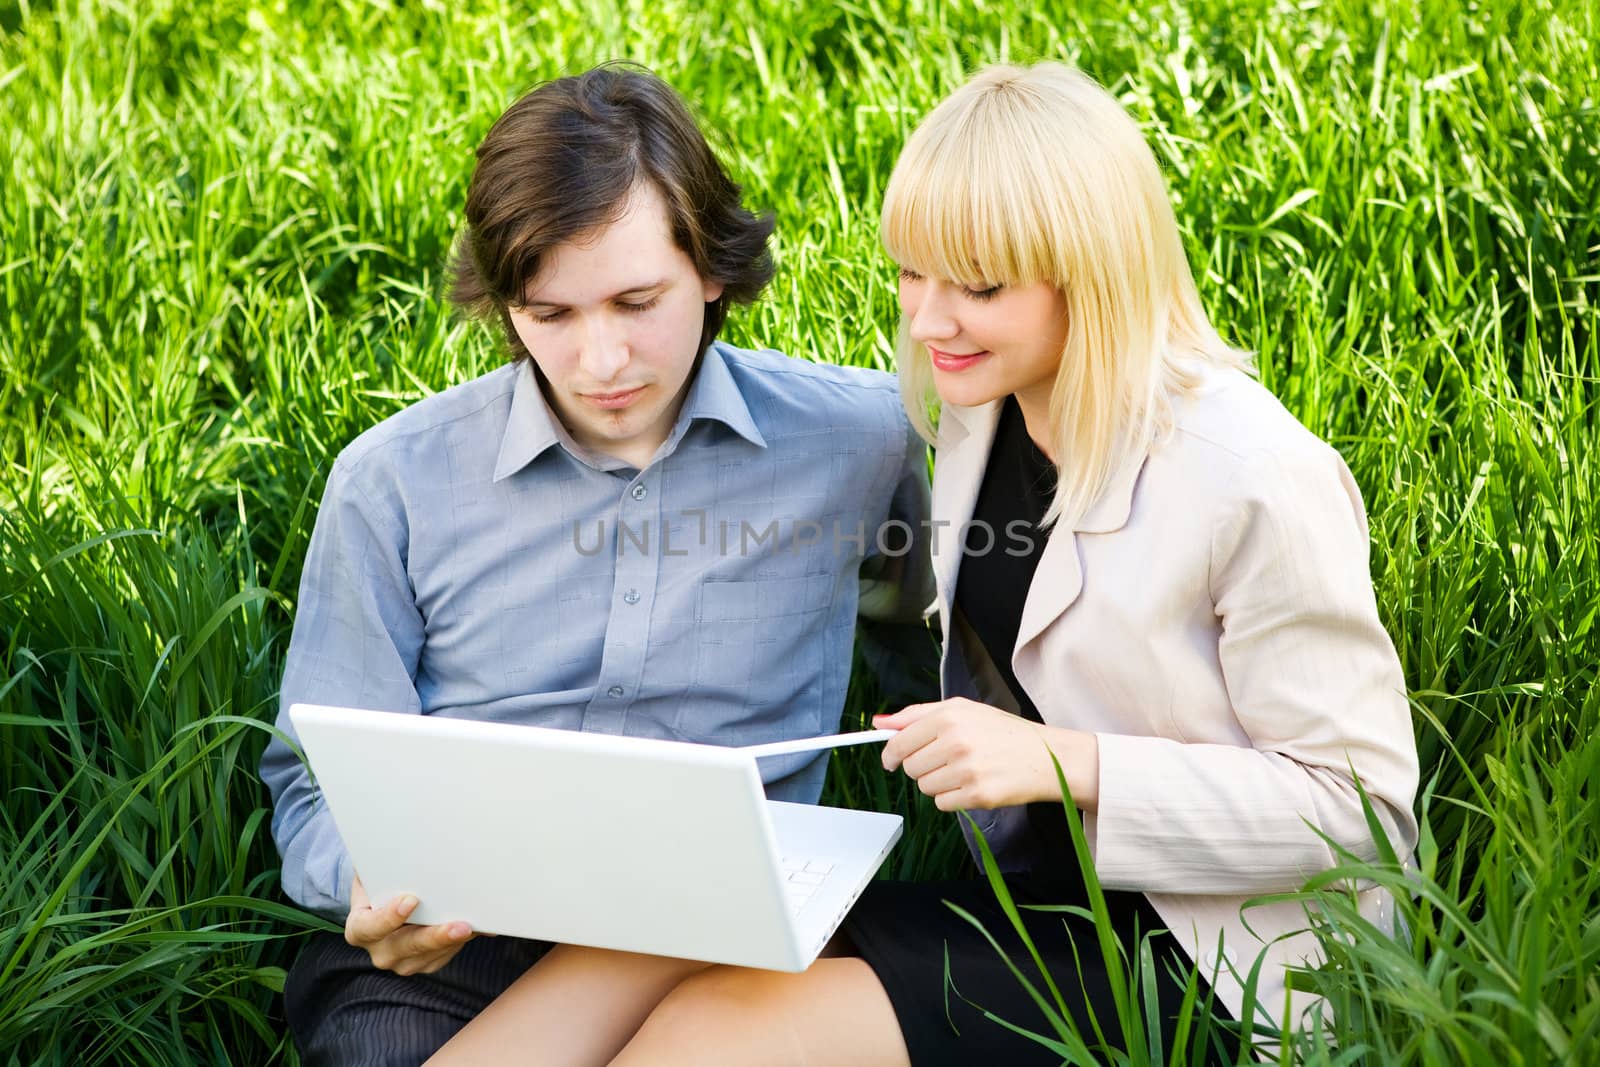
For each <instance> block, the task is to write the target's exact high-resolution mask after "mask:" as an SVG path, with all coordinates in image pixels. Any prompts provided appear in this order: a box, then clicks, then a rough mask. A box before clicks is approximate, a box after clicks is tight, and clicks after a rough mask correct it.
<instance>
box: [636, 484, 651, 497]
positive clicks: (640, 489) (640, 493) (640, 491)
mask: <svg viewBox="0 0 1600 1067" xmlns="http://www.w3.org/2000/svg"><path fill="white" fill-rule="evenodd" d="M649 495H650V490H648V489H646V488H645V487H644V486H642V485H636V486H634V487H633V499H635V500H643V499H644V498H645V497H647V496H649Z"/></svg>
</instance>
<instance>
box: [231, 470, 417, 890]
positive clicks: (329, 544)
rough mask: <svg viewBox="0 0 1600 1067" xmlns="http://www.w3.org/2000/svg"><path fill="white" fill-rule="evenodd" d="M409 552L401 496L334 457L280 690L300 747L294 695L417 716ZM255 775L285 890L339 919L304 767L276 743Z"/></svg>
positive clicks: (332, 862)
mask: <svg viewBox="0 0 1600 1067" xmlns="http://www.w3.org/2000/svg"><path fill="white" fill-rule="evenodd" d="M406 551H407V538H406V524H405V519H404V509H403V507H402V505H401V502H400V501H399V499H398V498H397V497H396V496H395V495H393V494H391V493H385V492H383V491H381V489H372V488H368V487H365V486H363V484H362V483H361V480H360V479H359V477H358V475H357V472H356V471H354V470H352V469H351V467H350V466H349V465H347V464H346V463H345V462H344V461H343V460H342V459H341V460H340V461H339V462H337V463H335V464H334V467H333V470H332V471H331V472H330V473H329V475H328V485H327V488H326V489H325V490H324V492H323V497H322V507H321V509H320V510H319V512H318V514H317V524H316V527H315V528H314V530H313V531H312V534H311V543H310V545H309V547H308V548H307V550H306V562H305V569H304V571H303V572H302V573H301V578H300V598H299V602H298V604H297V605H296V609H295V620H294V631H293V633H292V635H291V636H290V639H289V652H288V656H287V659H286V662H285V665H284V674H283V686H282V688H281V690H280V693H279V702H278V721H277V725H278V728H279V729H280V730H282V731H283V732H284V733H285V734H287V735H288V736H289V737H291V738H293V739H294V741H295V744H296V745H297V746H298V745H299V738H298V737H297V736H296V735H295V732H294V725H293V724H292V723H291V722H290V721H289V706H290V705H291V704H294V703H296V702H305V703H316V704H333V705H338V706H343V707H355V708H373V709H377V710H381V711H397V712H412V713H420V712H421V710H422V702H421V700H420V699H419V698H418V696H417V690H416V686H415V678H416V672H417V664H418V662H419V658H420V655H421V650H422V643H423V636H424V630H423V620H422V616H421V613H420V612H419V611H418V610H417V605H416V597H415V594H414V593H413V591H412V588H411V582H410V579H409V577H408V575H407V570H406ZM261 779H262V781H264V782H265V783H266V784H267V787H268V789H270V790H271V792H272V804H273V808H272V836H273V839H274V841H276V842H277V845H278V852H279V854H280V855H281V857H282V859H283V871H282V881H283V890H284V892H285V893H286V894H287V895H288V896H289V897H290V899H292V900H294V901H295V902H296V903H298V904H299V905H301V906H302V907H304V908H308V909H310V910H312V911H318V912H323V913H325V914H328V915H330V916H335V917H337V918H339V919H340V920H341V921H342V920H343V918H344V916H345V915H346V914H347V913H348V912H349V910H350V881H351V875H352V873H353V871H352V867H351V864H350V856H349V853H348V852H347V851H346V850H345V846H344V841H343V840H342V839H341V838H340V836H339V830H338V828H337V827H336V826H335V825H334V822H333V817H332V815H330V814H329V811H328V806H327V804H326V803H325V802H324V801H323V798H322V794H321V792H320V791H319V790H318V789H317V788H316V786H315V784H314V783H313V782H312V781H311V777H310V775H309V774H307V772H306V766H305V764H304V763H302V762H301V761H300V757H299V755H298V754H297V753H296V752H295V751H294V749H292V748H290V747H289V745H288V744H286V743H285V742H284V741H283V739H282V738H278V737H274V738H273V739H272V741H271V742H269V743H268V745H267V748H266V751H265V752H263V753H262V756H261Z"/></svg>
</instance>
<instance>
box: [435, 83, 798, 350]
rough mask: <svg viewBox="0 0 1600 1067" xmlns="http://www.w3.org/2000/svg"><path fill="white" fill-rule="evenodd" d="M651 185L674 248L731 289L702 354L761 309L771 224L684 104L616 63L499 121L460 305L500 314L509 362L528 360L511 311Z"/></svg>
mask: <svg viewBox="0 0 1600 1067" xmlns="http://www.w3.org/2000/svg"><path fill="white" fill-rule="evenodd" d="M641 182H649V183H650V184H651V185H653V186H654V187H655V188H656V190H657V191H658V192H659V193H660V194H661V197H662V199H663V200H665V201H666V205H667V215H668V218H669V220H670V223H671V227H672V239H673V241H674V242H675V243H676V244H677V246H678V247H679V248H680V249H682V250H683V251H684V253H685V254H687V255H688V257H689V258H690V260H692V261H693V262H694V266H695V269H696V270H697V271H698V272H699V273H700V277H701V278H703V279H705V280H706V281H710V282H720V283H721V284H722V287H723V288H722V295H721V296H720V297H719V298H717V300H715V301H713V302H712V303H709V304H707V305H706V317H705V326H704V327H703V328H702V330H701V333H700V351H701V352H704V351H705V349H706V346H708V345H710V344H711V342H712V341H713V340H715V339H716V336H717V331H719V330H720V329H722V323H723V321H724V320H725V319H726V318H727V314H728V305H729V303H730V302H733V301H738V302H739V303H749V302H751V301H752V300H754V299H755V298H756V297H757V296H758V295H759V294H760V292H761V290H762V289H763V288H764V287H765V286H766V284H767V282H769V281H771V280H772V257H771V255H770V254H769V253H768V251H767V237H768V236H769V235H770V234H771V233H772V216H771V215H770V214H767V215H762V216H757V215H754V214H752V213H751V212H749V211H746V210H745V209H744V207H743V205H742V204H741V203H740V200H739V186H738V185H736V184H734V182H733V181H732V179H730V178H729V177H728V175H727V173H726V172H725V171H724V170H723V169H722V165H721V164H720V163H718V162H717V157H716V156H715V155H714V154H713V153H712V151H711V147H710V146H709V145H708V144H706V139H705V136H704V135H703V134H702V133H701V132H700V127H699V126H697V125H696V124H695V121H694V118H693V117H692V116H691V115H690V114H689V109H688V107H687V106H685V104H684V102H683V100H682V99H681V98H680V97H679V96H678V94H677V93H676V92H674V91H673V89H672V87H671V86H669V85H668V84H667V83H666V82H664V81H662V80H661V79H660V78H658V77H656V76H655V75H654V74H651V73H650V72H649V71H646V70H644V69H642V68H639V67H633V66H629V65H623V64H606V65H604V66H600V67H596V68H594V69H593V70H589V71H586V72H585V73H583V74H576V75H572V76H571V77H566V78H558V79H556V80H555V81H551V82H546V83H545V84H543V85H540V86H538V87H537V88H535V89H533V90H532V91H531V92H529V93H527V94H526V95H525V96H523V97H522V98H521V99H520V100H518V101H517V102H516V103H514V104H512V105H511V106H510V107H509V108H507V109H506V111H505V114H503V115H501V116H500V118H499V119H498V120H497V121H496V122H495V124H494V126H493V128H491V129H490V130H489V135H488V136H487V137H485V138H484V139H483V143H482V144H480V145H479V146H478V164H477V167H476V169H474V171H473V173H472V184H471V185H470V187H469V188H468V190H467V225H466V232H465V233H464V234H463V235H462V238H461V240H460V241H459V242H458V243H457V246H456V251H455V255H454V257H453V262H452V264H451V272H452V275H453V281H452V285H451V291H450V299H451V301H452V302H453V303H455V304H456V306H457V307H460V308H462V309H463V310H465V311H466V312H467V313H468V314H470V315H472V316H474V317H478V318H492V317H498V318H499V319H500V321H501V323H502V325H503V326H504V327H505V331H506V340H507V343H508V345H509V346H510V349H511V355H512V357H513V358H514V359H518V360H521V359H525V358H527V355H528V352H527V350H526V349H525V348H524V347H523V345H522V341H521V339H520V338H519V337H518V336H517V333H516V331H515V330H514V329H513V328H512V326H511V320H510V318H509V317H508V316H507V314H506V312H507V308H508V307H511V306H515V305H517V304H519V303H521V302H522V300H523V299H524V293H525V291H526V286H527V285H528V283H529V282H531V281H532V280H533V279H534V278H535V277H536V276H537V275H538V273H539V270H540V268H541V267H543V266H544V263H545V260H546V257H547V256H548V254H549V253H550V252H551V251H552V250H554V249H555V248H556V246H558V245H560V244H562V243H564V242H567V241H571V240H573V239H574V238H579V237H583V236H585V235H587V234H590V233H593V232H594V231H596V230H598V229H600V228H602V227H604V226H606V225H608V224H610V223H612V222H615V221H616V220H617V219H618V218H620V217H621V215H622V212H623V211H624V210H625V209H626V207H627V203H628V194H629V193H630V192H631V191H632V190H633V188H634V187H635V186H636V185H638V184H640V183H641Z"/></svg>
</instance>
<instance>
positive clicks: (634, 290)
mask: <svg viewBox="0 0 1600 1067" xmlns="http://www.w3.org/2000/svg"><path fill="white" fill-rule="evenodd" d="M666 285H667V279H665V278H660V279H657V280H656V281H651V282H640V283H639V284H638V285H630V286H628V287H627V288H626V289H620V290H618V291H617V292H615V293H612V294H611V295H610V296H606V297H601V299H600V301H599V302H600V303H605V302H606V301H607V300H619V299H621V298H623V297H628V296H643V295H645V294H646V293H651V292H654V291H656V290H658V289H663V288H665V287H666ZM523 306H524V307H551V308H553V307H569V306H571V302H570V301H567V300H555V299H552V298H550V297H539V298H537V299H533V300H529V301H527V302H525V303H524V304H523Z"/></svg>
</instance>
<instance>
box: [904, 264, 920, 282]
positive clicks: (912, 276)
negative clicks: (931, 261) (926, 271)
mask: <svg viewBox="0 0 1600 1067" xmlns="http://www.w3.org/2000/svg"><path fill="white" fill-rule="evenodd" d="M900 280H901V281H903V282H919V281H921V280H922V275H920V274H918V273H917V272H916V271H914V270H912V269H911V268H910V267H901V268H900Z"/></svg>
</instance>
